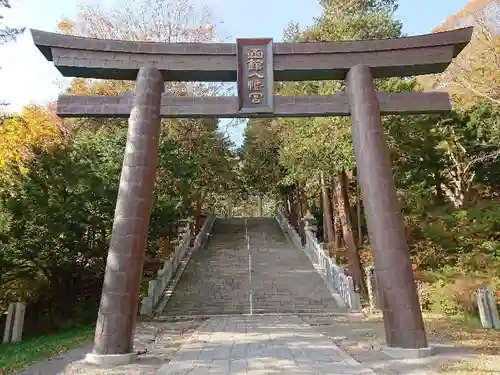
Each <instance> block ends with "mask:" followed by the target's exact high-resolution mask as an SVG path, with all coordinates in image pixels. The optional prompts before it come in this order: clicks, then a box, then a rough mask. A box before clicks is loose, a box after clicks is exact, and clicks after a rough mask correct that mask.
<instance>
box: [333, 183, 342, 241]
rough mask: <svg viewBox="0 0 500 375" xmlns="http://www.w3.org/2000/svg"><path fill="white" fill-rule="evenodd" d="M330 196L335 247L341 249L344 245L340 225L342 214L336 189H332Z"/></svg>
mask: <svg viewBox="0 0 500 375" xmlns="http://www.w3.org/2000/svg"><path fill="white" fill-rule="evenodd" d="M334 187H335V186H334ZM330 196H331V197H332V198H331V206H332V220H333V232H334V240H333V247H334V248H335V249H340V248H341V247H342V226H341V225H340V216H339V210H338V207H337V199H336V197H335V189H332V190H331V194H330Z"/></svg>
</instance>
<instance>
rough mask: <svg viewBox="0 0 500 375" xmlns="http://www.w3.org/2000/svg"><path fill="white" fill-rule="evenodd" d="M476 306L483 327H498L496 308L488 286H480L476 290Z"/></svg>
mask: <svg viewBox="0 0 500 375" xmlns="http://www.w3.org/2000/svg"><path fill="white" fill-rule="evenodd" d="M476 300H477V307H478V309H479V317H480V318H481V325H482V326H483V328H490V329H491V328H495V329H500V320H499V318H498V309H497V304H496V301H495V299H494V298H493V295H492V294H491V291H490V289H489V288H481V289H478V290H477V292H476Z"/></svg>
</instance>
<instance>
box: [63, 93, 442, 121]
mask: <svg viewBox="0 0 500 375" xmlns="http://www.w3.org/2000/svg"><path fill="white" fill-rule="evenodd" d="M377 97H378V101H379V105H380V113H381V114H382V115H401V114H432V113H447V112H449V111H450V110H451V103H450V99H449V96H448V94H447V93H444V92H397V93H387V92H379V93H377ZM132 103H133V94H124V95H120V96H76V95H61V96H59V100H58V103H57V114H58V115H59V116H60V117H111V118H127V117H128V116H129V115H130V111H131V108H132ZM350 114H351V111H350V105H349V99H348V97H347V94H345V93H344V92H340V93H336V94H334V95H329V96H275V97H274V113H264V114H252V115H251V116H249V115H248V113H241V112H239V111H238V98H237V97H235V96H221V97H195V96H169V95H163V98H162V105H161V117H164V118H203V117H219V118H246V117H327V116H349V115H350Z"/></svg>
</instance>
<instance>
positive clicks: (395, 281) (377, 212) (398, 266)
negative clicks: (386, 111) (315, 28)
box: [346, 65, 429, 356]
mask: <svg viewBox="0 0 500 375" xmlns="http://www.w3.org/2000/svg"><path fill="white" fill-rule="evenodd" d="M346 86H347V87H346V90H347V92H348V95H349V100H350V103H351V116H352V138H353V143H354V152H355V155H356V165H357V167H358V169H359V173H358V175H359V178H360V184H361V189H362V193H363V202H364V205H365V214H366V221H367V226H368V233H369V237H370V244H371V246H372V253H373V260H374V264H375V277H376V279H377V285H378V286H379V291H380V293H381V294H382V301H381V302H382V304H381V309H382V313H383V315H384V323H385V332H386V340H387V344H388V347H387V348H386V351H388V354H393V355H395V356H405V355H404V352H405V351H409V350H412V351H413V352H415V350H421V351H429V348H428V345H427V337H426V333H425V327H424V322H423V320H422V314H421V312H420V304H419V300H418V294H417V290H416V287H415V282H414V280H413V272H412V268H411V259H410V251H409V249H408V243H407V241H406V236H405V228H404V222H403V216H402V214H401V210H400V206H399V203H398V199H397V195H396V185H395V182H394V177H393V173H392V166H391V159H390V155H389V148H388V146H387V143H386V140H385V136H384V130H383V128H382V122H381V117H380V108H379V103H378V100H377V96H376V91H375V88H374V85H373V77H372V74H371V70H370V68H369V67H367V66H364V65H357V66H354V67H352V68H351V69H350V71H349V73H348V74H347V77H346ZM396 348H397V349H396ZM405 349H406V350H405Z"/></svg>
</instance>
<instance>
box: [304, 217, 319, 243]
mask: <svg viewBox="0 0 500 375" xmlns="http://www.w3.org/2000/svg"><path fill="white" fill-rule="evenodd" d="M302 221H303V222H304V231H305V233H306V238H305V243H306V244H305V246H310V245H311V244H310V243H309V241H308V239H307V233H309V234H311V235H312V237H313V238H316V232H317V231H318V225H317V224H318V223H317V220H316V218H315V217H314V216H313V215H312V214H311V212H309V211H307V213H306V215H305V216H304V217H303V218H302Z"/></svg>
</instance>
